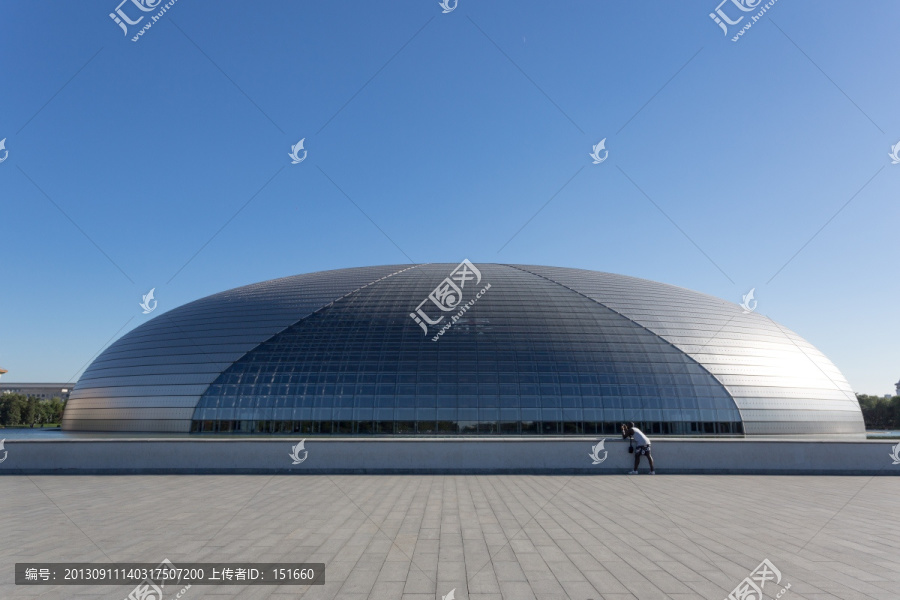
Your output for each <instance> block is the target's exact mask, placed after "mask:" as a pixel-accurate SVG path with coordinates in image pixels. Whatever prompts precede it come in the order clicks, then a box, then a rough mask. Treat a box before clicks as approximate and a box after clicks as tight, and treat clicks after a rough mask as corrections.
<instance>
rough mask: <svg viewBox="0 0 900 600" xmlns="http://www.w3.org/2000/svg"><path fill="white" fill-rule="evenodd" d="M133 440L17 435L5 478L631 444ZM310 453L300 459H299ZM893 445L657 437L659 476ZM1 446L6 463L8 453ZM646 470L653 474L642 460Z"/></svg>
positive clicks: (424, 462) (537, 461)
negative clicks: (26, 438)
mask: <svg viewBox="0 0 900 600" xmlns="http://www.w3.org/2000/svg"><path fill="white" fill-rule="evenodd" d="M300 441H301V438H296V439H293V438H277V439H272V438H246V439H234V438H228V439H221V438H219V439H217V438H204V437H196V438H185V437H180V438H171V439H167V438H144V439H140V438H134V439H84V440H82V439H78V440H72V439H69V440H15V439H8V440H6V444H5V451H6V453H7V454H6V458H5V459H4V460H3V462H0V475H2V474H168V473H171V474H175V473H185V474H216V473H261V474H272V473H284V474H289V473H290V474H316V473H318V474H322V473H385V474H388V473H447V474H454V473H456V474H462V473H465V474H469V473H546V474H585V475H587V474H598V475H599V474H622V473H625V472H627V471H628V470H630V469H631V466H632V462H633V455H631V454H629V453H628V443H627V442H625V441H623V440H621V439H611V438H610V439H606V441H605V443H604V447H603V449H598V451H597V452H596V455H597V457H598V459H602V460H600V462H597V464H594V462H595V460H594V459H593V457H592V454H594V452H593V448H594V446H595V445H596V444H597V443H598V441H599V439H597V438H574V439H573V438H540V439H535V438H449V439H448V438H442V439H391V438H375V439H372V438H369V439H364V438H307V439H306V440H305V442H304V447H303V449H302V450H299V449H298V451H297V452H296V453H294V451H293V449H294V446H295V445H296V444H297V443H298V442H300ZM292 454H295V455H296V456H297V458H298V459H303V460H302V461H301V462H299V463H298V464H294V462H295V460H294V458H293V457H292ZM892 454H894V455H896V452H894V443H893V442H891V441H883V442H882V441H874V440H869V441H783V440H744V439H742V440H714V439H671V438H670V439H658V440H656V441H654V443H653V457H654V460H655V461H656V468H657V472H658V473H659V474H671V473H719V474H822V475H900V464H893V463H894V462H897V461H895V460H894V459H893V458H892V456H891V455H892ZM3 456H4V455H3V452H2V451H0V459H3ZM641 463H642V464H641V472H642V473H643V472H646V471H647V470H648V466H647V462H646V459H645V458H642V460H641Z"/></svg>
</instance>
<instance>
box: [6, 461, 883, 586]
mask: <svg viewBox="0 0 900 600" xmlns="http://www.w3.org/2000/svg"><path fill="white" fill-rule="evenodd" d="M898 497H900V479H898V478H888V477H884V478H873V477H808V476H807V477H786V476H780V477H763V476H671V477H666V476H662V475H660V476H656V477H654V478H643V477H627V476H604V477H570V476H564V477H563V476H560V477H552V476H531V475H520V476H512V475H510V476H485V475H478V476H427V475H421V476H417V475H410V476H350V475H347V476H303V477H296V476H283V477H281V476H277V477H272V476H102V477H92V476H67V477H51V476H32V477H18V476H11V477H10V476H4V477H2V478H0V508H2V510H0V533H2V542H0V559H2V564H4V565H6V566H5V567H3V568H2V569H0V598H2V599H3V600H6V599H7V598H35V599H37V598H40V599H41V600H56V599H64V600H71V599H82V598H85V599H86V598H92V599H105V598H110V599H115V600H122V599H123V598H125V597H126V596H127V595H128V593H129V591H130V590H131V588H132V587H133V586H77V587H62V586H56V587H49V586H47V587H24V586H15V585H14V584H13V569H12V565H13V563H15V562H23V561H54V562H62V561H79V562H128V561H135V562H138V561H142V562H158V561H160V560H162V558H169V559H170V560H172V562H173V563H175V564H176V565H178V564H180V563H184V562H214V561H228V560H233V561H244V562H246V561H255V562H264V561H271V562H304V561H306V562H324V563H325V564H326V584H325V585H324V586H298V585H292V586H193V587H191V589H189V590H187V591H186V592H185V594H184V596H183V600H193V599H195V598H197V599H199V598H241V599H244V598H247V599H251V600H254V599H263V598H283V599H287V598H292V599H296V598H302V599H303V600H332V599H340V600H345V599H346V600H362V599H364V598H365V599H373V600H398V599H423V600H424V599H426V598H427V599H429V600H436V599H440V598H442V597H443V596H444V595H446V594H447V593H448V592H449V591H450V590H451V589H454V588H455V589H456V592H455V596H456V598H457V599H458V600H552V599H560V600H563V599H564V600H589V599H590V600H635V599H637V600H654V599H657V598H659V599H660V600H662V599H670V600H687V599H688V598H690V599H691V600H696V599H697V598H707V599H715V600H721V599H722V598H725V597H726V596H727V595H728V593H729V592H730V591H731V590H732V589H733V588H734V587H735V586H736V585H737V584H738V583H739V582H740V581H741V580H742V579H743V578H744V577H746V576H748V575H749V574H750V572H751V571H752V570H753V569H754V568H756V566H757V565H759V564H760V563H761V562H762V560H763V559H764V558H768V559H769V560H770V561H772V563H773V564H775V565H776V566H777V568H778V569H779V570H780V571H781V574H782V583H781V584H782V585H785V584H787V583H790V584H791V589H790V591H789V592H788V593H787V594H785V596H783V598H784V600H792V599H794V598H796V599H798V600H800V599H809V600H813V599H816V600H818V599H822V600H826V599H827V600H857V599H859V600H897V598H898V597H900V595H898V592H897V590H898V589H900V560H898V559H897V557H898V556H900V511H898V509H897V506H898V505H897V498H898ZM773 586H774V583H772V582H769V583H768V585H767V587H766V592H767V593H768V595H770V596H774V595H775V592H777V591H778V589H780V588H777V589H776V588H774V587H773ZM177 591H178V590H177V589H176V590H173V591H172V593H171V596H174V594H175V593H176V592H177ZM168 593H169V592H168V590H167V594H168ZM165 600H171V599H170V597H169V596H166V599H165Z"/></svg>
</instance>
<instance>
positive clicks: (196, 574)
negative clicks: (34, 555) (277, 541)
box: [16, 559, 325, 591]
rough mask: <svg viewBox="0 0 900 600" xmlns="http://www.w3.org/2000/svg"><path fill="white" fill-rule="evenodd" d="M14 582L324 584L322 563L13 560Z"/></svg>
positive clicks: (158, 585)
mask: <svg viewBox="0 0 900 600" xmlns="http://www.w3.org/2000/svg"><path fill="white" fill-rule="evenodd" d="M16 585H137V586H145V591H151V590H152V591H156V590H161V589H162V588H163V587H165V586H170V587H177V586H185V585H325V564H324V563H182V564H180V565H177V566H176V565H174V564H172V562H171V561H169V560H168V559H166V560H164V561H163V562H161V563H159V564H156V563H16Z"/></svg>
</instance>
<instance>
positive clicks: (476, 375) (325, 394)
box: [62, 261, 865, 438]
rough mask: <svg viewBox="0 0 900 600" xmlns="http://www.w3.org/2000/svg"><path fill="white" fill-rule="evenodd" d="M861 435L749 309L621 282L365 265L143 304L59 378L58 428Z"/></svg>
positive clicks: (820, 365)
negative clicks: (69, 383) (162, 306)
mask: <svg viewBox="0 0 900 600" xmlns="http://www.w3.org/2000/svg"><path fill="white" fill-rule="evenodd" d="M622 421H635V422H636V423H639V424H640V427H641V428H642V429H644V430H645V431H647V432H649V433H651V434H656V435H659V434H666V435H698V434H699V435H747V436H764V435H791V436H803V435H810V436H822V435H825V436H834V435H839V436H852V437H854V438H860V437H862V436H864V435H865V428H864V425H863V420H862V413H861V411H860V409H859V404H858V403H857V402H856V398H855V396H854V394H853V392H852V390H851V388H850V385H849V384H848V383H847V380H846V379H845V378H844V377H843V375H842V374H841V372H840V371H839V370H838V369H837V367H836V366H835V365H834V364H833V363H832V362H831V361H830V360H828V358H827V357H826V356H825V355H824V354H822V352H820V351H819V350H818V349H817V348H815V347H814V346H813V345H812V344H810V343H809V342H808V341H806V340H804V339H803V338H802V337H801V336H799V335H798V334H796V333H794V332H793V331H790V330H789V329H787V328H785V327H783V326H782V325H780V324H778V323H775V322H774V321H772V320H771V319H769V318H768V317H766V316H765V315H761V314H758V313H756V312H752V313H745V312H744V311H743V310H742V309H741V307H740V306H738V305H737V304H734V303H732V302H727V301H725V300H722V299H720V298H714V297H712V296H707V295H705V294H700V293H698V292H694V291H691V290H687V289H684V288H679V287H675V286H671V285H667V284H663V283H658V282H653V281H648V280H645V279H636V278H634V277H627V276H624V275H616V274H612V273H601V272H596V271H586V270H583V269H568V268H560V267H546V266H534V265H498V264H478V265H477V266H476V265H473V264H471V263H468V262H467V261H466V262H464V263H461V264H459V265H457V264H453V263H450V264H447V263H445V264H430V265H383V266H374V267H359V268H353V269H339V270H334V271H321V272H317V273H308V274H304V275H296V276H292V277H285V278H281V279H273V280H270V281H263V282H259V283H254V284H251V285H247V286H243V287H239V288H235V289H232V290H227V291H224V292H221V293H218V294H214V295H211V296H207V297H205V298H201V299H198V300H196V301H194V302H190V303H188V304H185V305H183V306H179V307H177V308H174V309H172V310H169V311H167V312H165V313H162V314H158V315H156V316H155V317H154V318H152V319H149V320H148V321H147V322H146V323H144V324H142V325H140V326H139V327H136V328H135V329H134V330H132V331H130V332H128V333H127V334H125V335H123V336H122V337H121V338H120V339H118V340H116V341H115V342H114V343H113V344H112V345H110V346H109V347H108V348H107V349H106V350H104V351H103V352H102V353H101V354H100V355H99V356H98V357H97V358H96V359H95V360H94V361H93V362H92V363H91V365H90V366H89V367H88V369H87V370H86V371H85V372H84V374H83V375H82V377H81V378H80V379H79V381H78V383H77V384H76V386H75V388H74V389H73V391H72V393H71V395H70V399H69V402H68V403H67V405H66V410H65V413H64V415H63V422H62V428H63V429H65V430H75V431H134V432H137V431H150V432H178V433H187V432H191V431H193V432H197V433H201V434H202V433H216V432H223V433H225V432H241V433H243V432H247V433H256V432H259V433H291V434H300V433H302V434H304V435H316V434H321V435H328V434H341V435H377V434H390V435H458V434H501V435H504V434H520V435H531V434H534V435H542V434H545V435H570V434H571V435H575V434H584V435H592V434H600V435H614V434H615V433H616V431H617V430H616V426H617V424H618V423H620V422H622Z"/></svg>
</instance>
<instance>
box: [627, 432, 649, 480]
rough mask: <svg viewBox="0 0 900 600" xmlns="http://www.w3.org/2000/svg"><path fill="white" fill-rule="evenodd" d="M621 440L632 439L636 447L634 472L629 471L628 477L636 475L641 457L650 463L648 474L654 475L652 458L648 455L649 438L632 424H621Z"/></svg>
mask: <svg viewBox="0 0 900 600" xmlns="http://www.w3.org/2000/svg"><path fill="white" fill-rule="evenodd" d="M622 438H634V441H635V443H636V444H637V446H635V448H634V470H633V471H629V472H628V474H629V475H637V474H638V466H639V465H640V464H641V456H646V457H647V460H648V461H650V474H651V475H656V469H654V468H653V457H652V456H651V455H650V438H648V437H647V436H646V435H645V434H644V432H643V431H641V430H640V429H638V428H637V427H635V426H634V423H629V424H628V425H625V424H624V423H622Z"/></svg>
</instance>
